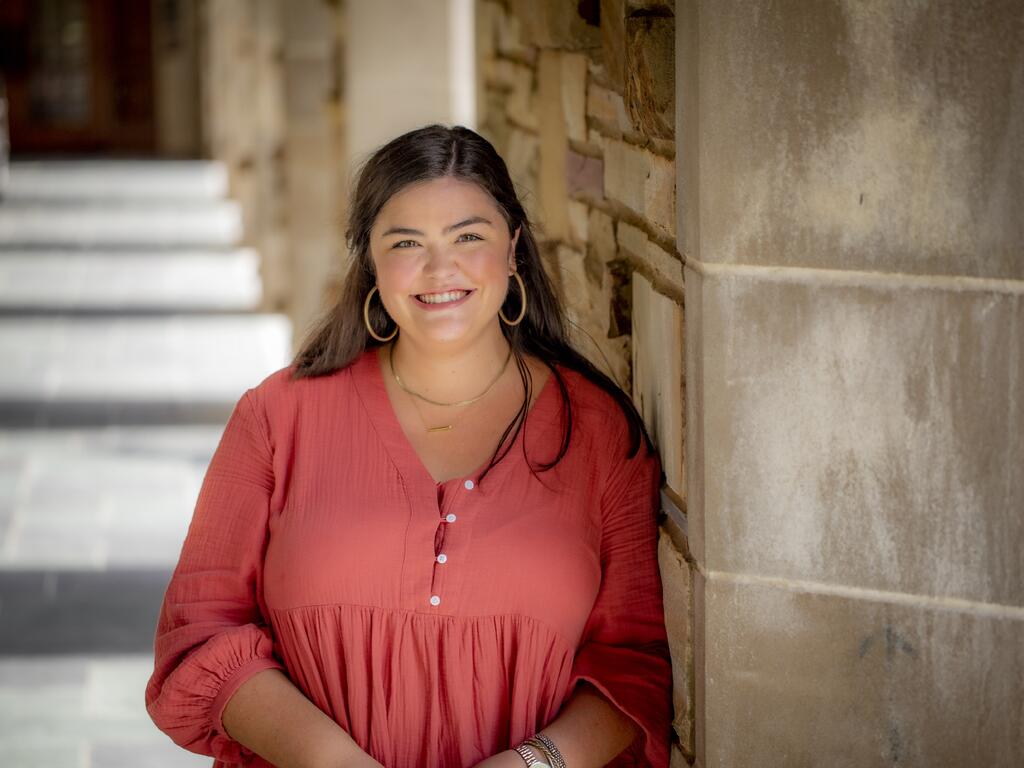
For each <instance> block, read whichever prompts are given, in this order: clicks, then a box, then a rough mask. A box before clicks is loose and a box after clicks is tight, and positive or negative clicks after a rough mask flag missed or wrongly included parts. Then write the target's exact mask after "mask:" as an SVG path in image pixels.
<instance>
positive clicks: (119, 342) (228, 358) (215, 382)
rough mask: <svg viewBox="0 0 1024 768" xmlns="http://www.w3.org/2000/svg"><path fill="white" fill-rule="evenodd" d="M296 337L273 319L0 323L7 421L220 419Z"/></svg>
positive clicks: (0, 394)
mask: <svg viewBox="0 0 1024 768" xmlns="http://www.w3.org/2000/svg"><path fill="white" fill-rule="evenodd" d="M291 335H292V329H291V323H290V321H289V319H288V318H287V317H285V316H283V315H272V314H248V315H168V316H166V317H159V316H154V317H148V316H147V317H123V316H113V317H76V318H67V317H32V316H29V317H14V318H0V360H3V361H4V365H3V368H2V369H0V424H15V423H16V424H18V425H22V426H31V425H36V426H41V425H43V424H53V423H60V422H64V423H69V422H70V423H82V424H88V423H116V421H117V420H118V418H119V417H120V416H123V417H126V418H127V417H132V415H133V414H135V416H140V415H141V417H142V419H141V420H142V421H148V422H149V423H153V422H159V421H160V420H161V419H163V418H173V419H178V418H183V417H187V416H188V415H189V414H190V413H192V414H194V415H197V416H198V418H197V419H189V420H202V418H206V417H208V418H214V419H217V418H220V417H221V416H222V415H223V412H224V409H225V408H226V407H227V406H228V405H229V404H233V403H234V402H236V401H237V400H238V398H239V396H240V395H241V393H242V392H243V391H244V390H245V389H247V388H249V387H251V386H254V385H255V384H257V383H258V382H259V381H261V380H262V379H263V378H264V377H266V376H267V375H269V374H270V373H272V372H273V371H275V370H278V369H279V368H283V367H285V366H286V365H288V362H289V360H290V358H291V354H292V353H291ZM204 409H206V411H205V413H207V416H204ZM131 420H135V419H134V418H131Z"/></svg>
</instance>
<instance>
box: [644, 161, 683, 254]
mask: <svg viewBox="0 0 1024 768" xmlns="http://www.w3.org/2000/svg"><path fill="white" fill-rule="evenodd" d="M647 168H648V173H647V179H646V180H645V182H644V211H643V212H644V218H646V219H647V220H648V221H650V222H651V223H652V224H654V225H655V226H656V227H658V228H659V229H660V230H661V231H662V232H663V233H664V234H666V235H668V237H670V238H675V236H676V164H675V162H674V161H672V160H668V159H666V158H664V157H661V156H660V155H655V154H651V153H648V156H647Z"/></svg>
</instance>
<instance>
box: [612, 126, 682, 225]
mask: <svg viewBox="0 0 1024 768" xmlns="http://www.w3.org/2000/svg"><path fill="white" fill-rule="evenodd" d="M604 169H605V172H604V187H605V194H606V195H607V196H608V197H609V198H610V199H612V200H615V201H616V202H619V203H622V204H623V205H625V206H626V207H627V208H629V209H631V210H632V211H634V212H635V213H637V214H638V215H639V216H642V217H643V218H645V219H647V220H649V221H650V222H651V223H652V224H654V225H655V226H657V227H658V228H659V229H661V230H662V231H663V232H664V233H665V234H666V236H668V237H674V236H675V216H676V210H675V183H676V179H675V173H676V170H675V163H674V162H673V161H671V160H668V159H666V158H664V157H661V156H659V155H655V154H653V153H651V152H648V151H647V150H645V149H641V148H640V147H636V146H634V145H632V144H629V143H627V142H624V141H618V140H615V139H607V140H605V141H604Z"/></svg>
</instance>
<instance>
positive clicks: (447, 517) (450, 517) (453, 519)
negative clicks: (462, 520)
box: [444, 512, 455, 523]
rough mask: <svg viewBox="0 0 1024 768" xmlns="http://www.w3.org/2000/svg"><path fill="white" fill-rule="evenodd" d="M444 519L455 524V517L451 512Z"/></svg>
mask: <svg viewBox="0 0 1024 768" xmlns="http://www.w3.org/2000/svg"><path fill="white" fill-rule="evenodd" d="M444 519H445V520H447V521H448V522H449V523H454V522H455V515H454V514H452V513H451V512H449V513H448V514H447V515H445V516H444Z"/></svg>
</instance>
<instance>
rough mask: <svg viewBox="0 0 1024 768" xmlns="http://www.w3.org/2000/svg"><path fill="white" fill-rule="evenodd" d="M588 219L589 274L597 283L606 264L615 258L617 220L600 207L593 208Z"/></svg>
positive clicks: (616, 249)
mask: <svg viewBox="0 0 1024 768" xmlns="http://www.w3.org/2000/svg"><path fill="white" fill-rule="evenodd" d="M588 217H589V218H588V221H587V265H586V266H587V274H588V275H589V276H590V278H591V280H593V281H594V282H595V283H600V282H601V275H602V274H603V273H604V269H605V265H606V264H607V263H608V262H609V261H611V260H612V259H614V258H615V254H616V252H617V251H618V243H616V242H615V222H614V221H613V220H612V217H611V216H609V215H608V214H607V213H605V212H604V211H602V210H600V209H598V208H591V209H590V211H589V214H588Z"/></svg>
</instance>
